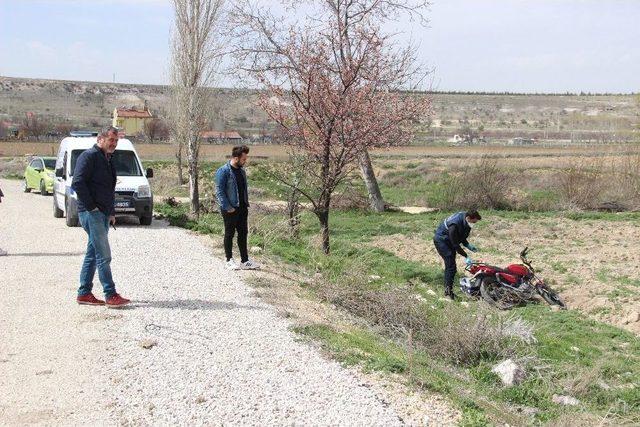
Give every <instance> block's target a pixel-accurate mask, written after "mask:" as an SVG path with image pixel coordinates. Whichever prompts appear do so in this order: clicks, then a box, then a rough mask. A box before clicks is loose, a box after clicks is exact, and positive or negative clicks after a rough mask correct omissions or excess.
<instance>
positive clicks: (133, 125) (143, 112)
mask: <svg viewBox="0 0 640 427" xmlns="http://www.w3.org/2000/svg"><path fill="white" fill-rule="evenodd" d="M151 119H153V114H151V111H149V109H148V108H146V106H145V107H144V108H142V109H137V108H133V107H132V108H126V107H117V108H114V110H113V126H115V127H117V128H118V129H120V130H121V131H124V134H125V135H127V136H131V135H138V134H141V133H144V125H145V123H146V122H147V121H149V120H151Z"/></svg>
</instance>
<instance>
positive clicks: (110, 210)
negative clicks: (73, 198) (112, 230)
mask: <svg viewBox="0 0 640 427" xmlns="http://www.w3.org/2000/svg"><path fill="white" fill-rule="evenodd" d="M116 180H117V176H116V168H115V166H114V165H113V163H112V162H111V161H110V160H107V156H105V154H104V152H103V151H102V150H101V149H100V147H98V145H94V146H93V147H91V148H89V149H88V150H86V151H85V152H84V153H82V154H80V157H78V161H77V162H76V166H75V169H74V170H73V181H72V182H71V188H73V191H75V192H76V194H77V196H78V212H83V211H92V210H94V209H95V208H98V209H100V211H101V212H102V213H103V214H105V215H115V214H116V209H115V191H116Z"/></svg>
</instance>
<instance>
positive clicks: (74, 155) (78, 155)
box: [69, 149, 87, 176]
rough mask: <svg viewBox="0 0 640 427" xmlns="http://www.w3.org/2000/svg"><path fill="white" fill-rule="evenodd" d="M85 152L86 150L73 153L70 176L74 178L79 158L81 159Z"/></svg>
mask: <svg viewBox="0 0 640 427" xmlns="http://www.w3.org/2000/svg"><path fill="white" fill-rule="evenodd" d="M85 151H87V150H86V149H84V150H73V151H72V152H71V169H69V176H73V171H74V170H75V168H76V162H77V161H78V157H80V154H82V153H84V152H85Z"/></svg>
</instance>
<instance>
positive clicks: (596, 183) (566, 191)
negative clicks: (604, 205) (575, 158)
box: [560, 162, 604, 209]
mask: <svg viewBox="0 0 640 427" xmlns="http://www.w3.org/2000/svg"><path fill="white" fill-rule="evenodd" d="M603 184H604V182H603V169H602V165H601V163H600V162H589V163H588V162H581V163H577V164H576V165H574V166H572V167H570V168H569V169H567V170H565V171H563V172H562V174H561V175H560V194H561V197H562V201H563V202H564V203H565V204H566V205H567V206H565V207H567V208H572V207H573V208H578V209H594V208H596V207H597V206H598V204H599V203H600V201H601V195H602V192H603V189H604V186H603Z"/></svg>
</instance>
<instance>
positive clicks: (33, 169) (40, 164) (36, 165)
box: [23, 157, 56, 196]
mask: <svg viewBox="0 0 640 427" xmlns="http://www.w3.org/2000/svg"><path fill="white" fill-rule="evenodd" d="M55 178H56V158H55V157H33V158H31V160H30V161H29V165H28V166H27V169H25V171H24V185H23V189H24V192H25V193H28V192H30V191H31V190H38V191H40V194H42V195H43V196H46V195H47V194H51V193H53V181H54V179H55Z"/></svg>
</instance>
